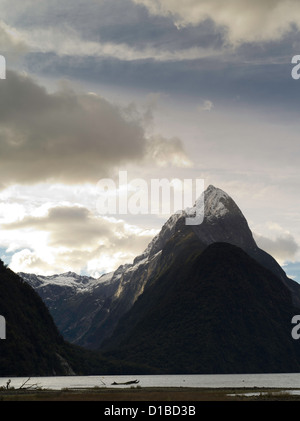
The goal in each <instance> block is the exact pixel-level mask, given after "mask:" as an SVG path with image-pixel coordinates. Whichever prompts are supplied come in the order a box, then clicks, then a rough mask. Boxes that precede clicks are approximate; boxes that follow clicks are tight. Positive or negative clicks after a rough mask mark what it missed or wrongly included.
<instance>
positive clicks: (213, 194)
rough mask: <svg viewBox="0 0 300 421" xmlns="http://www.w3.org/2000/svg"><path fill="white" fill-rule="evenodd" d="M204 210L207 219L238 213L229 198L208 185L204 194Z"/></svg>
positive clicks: (219, 190)
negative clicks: (233, 212)
mask: <svg viewBox="0 0 300 421" xmlns="http://www.w3.org/2000/svg"><path fill="white" fill-rule="evenodd" d="M204 210H205V211H204V215H205V216H206V217H208V218H209V217H222V216H224V215H226V214H227V213H229V212H232V211H236V210H238V211H239V209H238V207H237V205H236V204H235V203H234V201H233V200H232V199H231V197H230V196H229V195H228V194H227V193H225V192H224V191H223V190H221V189H219V188H217V187H214V186H213V185H209V186H208V188H207V189H206V190H205V192H204ZM239 213H240V211H239Z"/></svg>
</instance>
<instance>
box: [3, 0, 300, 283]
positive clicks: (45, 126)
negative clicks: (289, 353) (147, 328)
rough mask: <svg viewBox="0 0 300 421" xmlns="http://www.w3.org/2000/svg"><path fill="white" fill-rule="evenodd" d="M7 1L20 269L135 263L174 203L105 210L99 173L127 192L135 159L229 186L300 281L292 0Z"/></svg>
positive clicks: (11, 251) (12, 206)
mask: <svg viewBox="0 0 300 421" xmlns="http://www.w3.org/2000/svg"><path fill="white" fill-rule="evenodd" d="M0 10H1V17H0V54H1V55H2V56H4V57H5V60H6V78H5V79H2V80H0V257H1V258H2V260H4V261H5V263H7V264H9V266H10V267H11V269H12V270H14V271H16V272H21V271H22V272H30V273H36V274H42V275H52V274H55V273H63V272H67V271H73V272H76V273H82V274H89V275H90V276H94V277H97V276H100V275H101V274H102V273H105V272H108V271H112V270H114V269H116V268H117V267H118V266H119V265H120V264H126V263H131V262H132V260H133V259H134V257H135V256H136V255H138V254H140V253H141V252H143V250H144V249H145V248H146V246H147V244H148V243H149V242H150V241H151V239H152V238H153V236H154V235H155V234H156V233H157V232H158V231H159V229H160V228H161V226H162V225H163V223H164V222H165V221H166V220H167V218H168V216H169V214H168V213H156V214H154V213H152V214H150V213H148V214H147V213H143V214H132V213H128V214H124V213H123V214H122V213H120V212H119V213H118V212H117V213H116V214H103V213H101V212H99V206H97V203H98V200H99V195H100V194H101V192H99V181H100V180H104V179H105V180H112V181H113V182H114V183H115V185H116V186H117V189H118V192H119V194H121V193H122V192H121V191H122V188H120V186H118V179H119V178H118V177H119V174H120V171H122V172H124V171H126V172H127V175H128V180H129V182H131V181H132V180H136V179H142V180H144V181H145V182H146V183H148V185H149V183H150V182H151V180H152V179H153V178H155V179H167V180H173V179H179V180H187V179H188V180H196V179H202V180H204V184H205V187H207V186H208V185H210V184H213V185H214V186H216V187H219V188H221V189H223V190H224V191H226V192H227V193H228V194H229V195H230V196H231V197H232V198H233V199H234V200H235V202H236V203H237V204H238V206H239V207H240V209H241V210H242V212H243V214H244V215H245V217H246V219H247V221H248V223H249V226H250V229H251V230H252V232H253V235H254V237H255V239H256V241H257V244H258V245H259V246H260V247H261V248H263V249H264V250H266V251H267V252H269V253H270V254H272V256H273V257H274V258H276V260H277V261H278V262H279V263H280V264H281V265H282V267H283V268H284V269H285V271H286V272H287V274H288V275H289V276H291V277H292V278H293V279H295V280H297V281H299V282H300V247H299V245H300V214H299V208H300V197H299V188H300V182H299V180H300V169H299V157H300V145H299V132H300V119H299V110H300V80H296V79H294V78H293V77H292V73H291V72H292V69H293V67H294V66H295V64H292V58H293V57H294V56H295V55H299V54H300V3H299V2H298V0H229V1H226V2H224V1H222V0H186V1H185V2H182V1H179V0H84V1H82V0H72V1H71V0H64V2H61V1H57V0H51V1H50V0H14V1H13V2H12V1H8V0H0ZM131 188H132V185H131ZM120 192H121V193H120ZM123 193H124V192H123ZM171 213H172V212H171Z"/></svg>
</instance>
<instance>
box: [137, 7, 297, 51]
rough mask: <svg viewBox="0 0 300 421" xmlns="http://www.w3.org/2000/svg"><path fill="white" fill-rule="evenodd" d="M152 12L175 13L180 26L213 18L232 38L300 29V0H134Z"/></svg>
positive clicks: (272, 36) (269, 36)
mask: <svg viewBox="0 0 300 421" xmlns="http://www.w3.org/2000/svg"><path fill="white" fill-rule="evenodd" d="M133 1H134V2H135V3H137V4H143V5H144V6H146V7H147V8H148V10H149V11H150V12H151V13H152V14H156V15H162V16H171V17H172V19H173V21H174V23H175V25H176V26H177V27H178V28H181V27H184V26H187V25H198V24H200V23H202V22H204V21H205V20H207V19H211V20H212V21H214V22H215V24H216V25H217V26H218V27H219V28H221V29H222V31H223V32H224V34H225V35H226V37H227V38H228V40H229V42H231V43H233V44H238V43H241V42H260V41H273V40H279V39H281V38H282V37H283V36H284V35H285V34H286V33H287V32H289V31H291V30H292V25H294V27H296V28H297V29H298V30H299V29H300V4H299V2H298V0H265V1H261V0H230V1H226V2H224V1H223V0H201V1H197V0H196V1H195V0H186V1H184V2H183V1H181V0H133Z"/></svg>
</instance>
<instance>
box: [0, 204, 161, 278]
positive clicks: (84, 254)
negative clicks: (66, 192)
mask: <svg viewBox="0 0 300 421" xmlns="http://www.w3.org/2000/svg"><path fill="white" fill-rule="evenodd" d="M1 228H2V230H3V232H4V233H5V235H6V237H7V238H9V235H8V233H10V241H11V244H14V246H15V244H16V242H18V241H19V244H20V243H21V242H22V243H23V247H22V249H21V250H15V253H14V254H13V257H12V260H11V263H10V267H11V269H13V270H15V271H23V272H35V273H40V274H50V273H52V274H53V273H58V272H64V271H67V270H73V271H74V270H75V271H81V270H82V269H83V268H85V269H86V270H87V271H89V273H90V274H91V275H92V276H95V275H97V274H98V275H99V274H100V273H103V272H109V271H111V270H113V269H116V267H117V266H119V264H121V263H123V264H124V263H130V262H131V261H132V260H133V259H134V257H135V256H136V255H138V254H139V253H141V252H142V251H143V250H144V249H145V248H146V246H147V244H148V243H149V242H150V240H151V239H152V237H153V236H154V233H153V231H152V230H143V229H141V228H139V227H137V226H133V225H129V224H126V223H125V222H124V221H122V220H117V219H115V218H106V217H101V216H97V215H94V214H93V213H92V212H91V211H90V210H89V209H87V208H85V207H83V206H56V207H53V208H50V209H49V210H48V212H47V213H46V214H45V215H43V216H36V217H33V216H25V217H24V218H23V219H21V220H18V221H15V222H11V223H6V224H2V227H1ZM35 235H37V237H36V241H35ZM26 237H27V238H29V239H30V240H29V241H28V243H27V245H26V243H25V240H24V239H25V238H26ZM17 238H18V239H17Z"/></svg>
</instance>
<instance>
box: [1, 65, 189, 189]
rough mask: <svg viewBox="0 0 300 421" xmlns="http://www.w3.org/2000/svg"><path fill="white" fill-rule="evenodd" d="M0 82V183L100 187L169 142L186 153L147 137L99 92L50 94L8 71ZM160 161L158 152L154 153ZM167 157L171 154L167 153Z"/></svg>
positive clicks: (67, 89)
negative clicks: (118, 169) (114, 173)
mask: <svg viewBox="0 0 300 421" xmlns="http://www.w3.org/2000/svg"><path fill="white" fill-rule="evenodd" d="M3 82H4V83H1V84H0V180H1V184H2V187H3V186H7V185H9V184H13V183H21V184H26V183H27V184H33V183H37V182H43V181H57V182H65V183H85V182H92V183H96V182H97V181H98V180H99V178H100V177H102V176H107V174H108V173H109V172H110V171H111V170H112V168H114V167H116V166H122V165H126V163H136V164H137V163H140V162H142V161H143V160H144V159H145V158H146V157H147V159H148V150H149V144H150V145H151V143H153V145H152V150H155V149H156V148H158V147H159V148H160V149H161V146H162V145H163V144H165V145H166V148H170V145H173V148H172V150H171V151H170V157H171V161H172V162H173V163H174V151H175V150H176V148H177V149H178V153H180V154H182V153H183V149H182V145H180V143H178V142H175V143H176V144H175V143H174V142H173V141H172V140H170V141H168V139H165V140H163V138H161V140H160V143H159V145H158V144H157V142H156V141H155V140H154V141H153V142H152V140H151V139H148V138H146V135H145V130H144V128H143V127H142V125H141V122H140V121H133V120H130V119H128V118H125V117H124V116H123V113H122V109H121V108H120V107H118V106H117V105H114V104H112V103H110V102H109V101H107V100H106V99H104V98H103V97H101V96H99V95H96V94H87V93H84V92H75V91H74V90H72V88H71V87H70V86H69V85H63V86H61V87H60V88H59V90H58V91H57V92H54V93H49V92H47V91H46V89H45V88H44V87H42V86H40V85H38V84H37V83H36V82H35V81H34V80H32V79H31V78H29V77H27V76H21V75H19V74H17V73H15V72H12V71H9V72H7V79H6V80H5V81H3ZM153 156H154V157H155V154H153ZM165 158H167V156H166V155H165Z"/></svg>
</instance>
